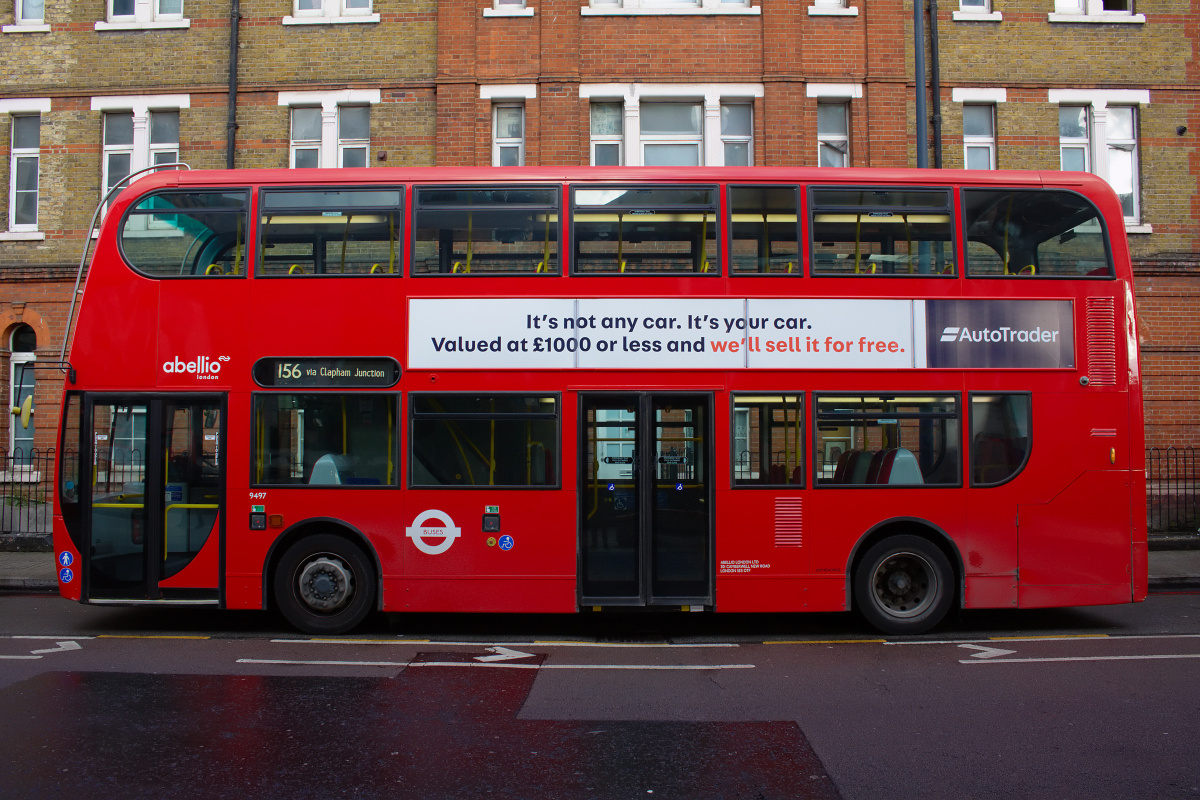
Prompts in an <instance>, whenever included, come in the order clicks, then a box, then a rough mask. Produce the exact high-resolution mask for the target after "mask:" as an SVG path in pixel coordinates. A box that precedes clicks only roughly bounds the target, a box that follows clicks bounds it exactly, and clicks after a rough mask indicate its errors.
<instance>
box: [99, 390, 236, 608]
mask: <svg viewBox="0 0 1200 800" xmlns="http://www.w3.org/2000/svg"><path fill="white" fill-rule="evenodd" d="M84 416H85V419H86V420H87V423H88V425H89V430H88V431H87V432H86V433H85V434H84V441H85V442H90V445H91V464H92V471H91V480H90V481H85V484H86V488H85V491H84V492H83V496H82V497H81V500H82V501H83V503H84V504H85V509H86V510H85V513H84V515H83V518H84V541H85V545H86V546H85V548H84V550H85V553H84V560H85V565H84V575H85V577H86V580H85V583H84V598H83V599H84V600H86V601H89V602H105V601H115V602H129V601H175V602H190V603H202V604H207V603H217V602H219V588H220V582H219V576H220V569H219V562H220V553H219V550H220V538H221V537H220V535H219V533H218V531H219V529H220V527H221V521H222V520H221V516H222V515H221V509H222V506H223V499H224V470H223V468H222V458H223V456H222V446H221V445H222V421H223V418H224V398H223V397H222V396H219V395H208V396H203V397H196V396H188V397H172V396H169V395H154V396H120V397H115V396H103V395H92V396H89V397H88V399H87V401H86V404H85V408H84Z"/></svg>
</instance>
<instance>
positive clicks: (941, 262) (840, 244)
mask: <svg viewBox="0 0 1200 800" xmlns="http://www.w3.org/2000/svg"><path fill="white" fill-rule="evenodd" d="M810 200H811V202H810V203H809V205H810V208H811V214H812V225H811V229H810V231H811V235H812V274H813V275H906V276H926V277H928V276H931V275H937V276H945V277H950V276H954V275H956V274H957V269H956V268H955V264H956V260H955V257H954V233H953V226H952V225H951V224H950V221H951V218H952V216H953V215H952V213H951V202H950V192H949V190H947V189H909V188H851V187H828V188H814V189H812V190H811V196H810Z"/></svg>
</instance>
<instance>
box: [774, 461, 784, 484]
mask: <svg viewBox="0 0 1200 800" xmlns="http://www.w3.org/2000/svg"><path fill="white" fill-rule="evenodd" d="M784 475H785V473H784V471H783V464H772V465H771V483H772V484H774V485H776V486H778V485H779V484H781V483H784V482H785V481H784V480H783V478H784Z"/></svg>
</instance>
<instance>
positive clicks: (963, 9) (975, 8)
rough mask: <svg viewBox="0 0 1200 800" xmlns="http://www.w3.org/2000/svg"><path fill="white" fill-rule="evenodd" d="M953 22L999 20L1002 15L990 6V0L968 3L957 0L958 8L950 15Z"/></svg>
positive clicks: (1002, 17) (965, 0)
mask: <svg viewBox="0 0 1200 800" xmlns="http://www.w3.org/2000/svg"><path fill="white" fill-rule="evenodd" d="M950 16H951V18H952V19H954V21H955V22H1000V21H1002V20H1003V19H1004V15H1003V14H1001V13H1000V12H999V11H996V10H994V9H993V7H992V0H982V1H981V2H978V3H970V2H967V0H958V8H957V9H955V11H954V13H953V14H951V15H950Z"/></svg>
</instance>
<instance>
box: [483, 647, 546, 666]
mask: <svg viewBox="0 0 1200 800" xmlns="http://www.w3.org/2000/svg"><path fill="white" fill-rule="evenodd" d="M488 650H489V651H491V652H492V653H495V655H491V656H475V660H476V661H482V662H484V663H489V662H492V661H512V660H513V659H516V658H533V653H522V652H521V651H520V650H510V649H509V648H507V647H501V646H499V645H496V646H495V647H489V648H488Z"/></svg>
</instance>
